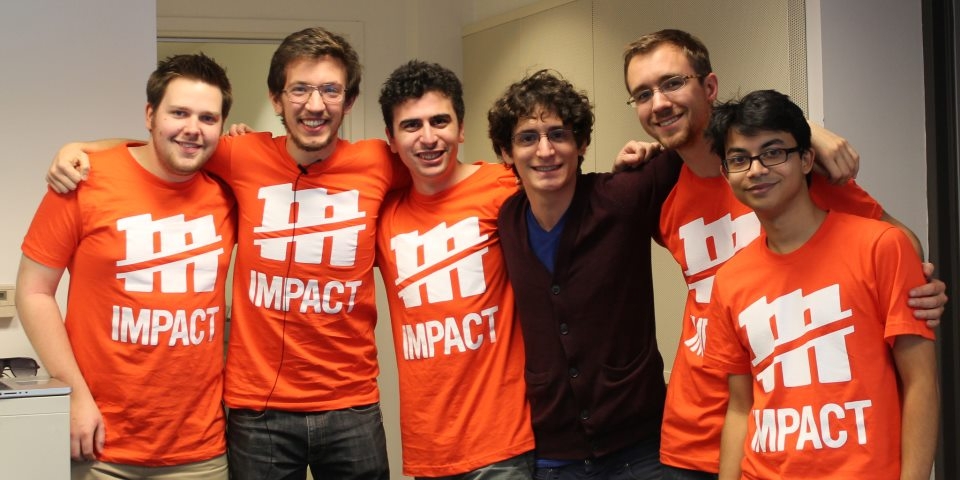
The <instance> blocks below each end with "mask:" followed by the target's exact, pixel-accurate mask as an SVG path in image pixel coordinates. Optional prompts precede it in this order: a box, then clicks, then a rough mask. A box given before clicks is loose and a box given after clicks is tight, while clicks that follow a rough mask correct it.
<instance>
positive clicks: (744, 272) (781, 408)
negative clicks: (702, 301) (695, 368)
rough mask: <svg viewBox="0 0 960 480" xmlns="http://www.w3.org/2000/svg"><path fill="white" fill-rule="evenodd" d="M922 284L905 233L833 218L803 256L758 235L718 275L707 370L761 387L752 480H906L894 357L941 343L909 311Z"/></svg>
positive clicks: (756, 392)
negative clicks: (905, 341) (902, 338)
mask: <svg viewBox="0 0 960 480" xmlns="http://www.w3.org/2000/svg"><path fill="white" fill-rule="evenodd" d="M923 282H924V280H923V273H922V271H921V268H920V259H919V258H918V257H917V254H916V252H915V251H914V249H913V246H912V245H911V244H910V241H909V240H908V239H907V237H906V235H905V234H904V233H903V232H901V231H900V230H898V229H897V228H896V227H893V226H891V225H889V224H887V223H884V222H880V221H876V220H871V219H865V218H861V217H857V216H853V215H847V214H843V213H835V212H830V213H829V214H828V215H827V217H826V220H825V221H824V222H823V224H822V225H821V226H820V228H819V229H818V230H817V232H816V233H815V234H814V235H813V236H812V237H811V238H810V239H809V240H808V241H807V242H806V243H805V244H804V245H803V246H802V247H800V248H799V249H797V250H795V251H793V252H791V253H789V254H786V255H778V254H775V253H773V252H771V251H770V250H769V249H768V248H767V247H766V236H765V235H762V236H761V237H760V240H759V241H757V242H754V243H753V244H752V245H750V246H749V247H747V248H745V249H744V250H743V252H742V253H740V254H739V255H737V256H735V257H734V258H733V259H731V260H730V261H728V262H727V263H726V264H725V265H724V266H723V267H722V268H721V269H720V270H719V271H718V272H717V275H716V284H715V285H714V302H713V306H712V307H711V310H710V313H711V316H710V318H711V320H710V323H709V327H708V330H707V332H708V335H709V337H710V343H709V344H708V345H707V351H706V354H705V363H706V364H707V365H708V366H710V367H712V368H716V369H718V370H719V371H722V372H724V373H731V374H749V375H752V376H753V378H754V382H753V408H752V410H751V412H750V414H749V416H748V420H747V435H746V440H745V444H744V449H745V452H746V453H745V457H744V461H743V462H742V464H741V465H742V468H743V477H744V478H748V479H769V478H792V479H793V478H795V479H811V480H813V479H817V480H819V479H824V478H876V479H891V480H893V479H898V478H900V421H901V415H900V413H901V406H900V398H899V392H898V387H897V370H896V365H895V364H894V361H893V356H892V354H891V347H892V346H893V343H894V341H895V340H896V337H897V336H898V335H918V336H921V337H924V338H928V339H931V340H932V339H933V333H932V331H931V330H930V329H928V328H927V327H926V325H925V324H924V323H923V322H918V321H916V320H915V319H914V318H913V311H912V310H911V309H910V307H909V306H907V302H906V299H907V297H908V292H909V290H910V289H911V288H913V287H915V286H917V285H920V284H922V283H923Z"/></svg>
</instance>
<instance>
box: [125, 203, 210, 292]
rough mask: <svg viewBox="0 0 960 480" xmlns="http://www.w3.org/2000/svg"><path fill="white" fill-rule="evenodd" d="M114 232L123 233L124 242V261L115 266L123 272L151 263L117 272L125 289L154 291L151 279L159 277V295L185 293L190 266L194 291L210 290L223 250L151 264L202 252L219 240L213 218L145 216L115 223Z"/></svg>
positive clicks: (155, 289) (130, 290) (154, 287)
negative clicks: (147, 264)
mask: <svg viewBox="0 0 960 480" xmlns="http://www.w3.org/2000/svg"><path fill="white" fill-rule="evenodd" d="M117 230H119V231H121V232H125V233H126V239H127V250H126V252H127V258H125V259H123V260H120V261H118V262H117V267H120V268H121V269H124V270H126V268H125V267H130V266H134V267H135V266H136V265H139V264H145V263H149V264H151V266H146V267H142V268H134V269H133V270H128V271H123V272H120V273H118V274H117V278H119V279H121V280H123V288H124V290H126V291H128V292H154V291H157V286H156V285H155V284H154V281H155V280H154V279H155V277H156V276H157V274H159V277H160V285H159V286H160V289H159V290H160V292H161V293H184V292H186V291H187V285H188V274H187V271H188V267H190V266H191V265H192V266H193V267H194V268H193V291H194V292H210V291H213V288H214V286H215V285H216V281H217V267H218V264H219V256H220V255H221V254H223V248H219V249H216V250H213V251H208V252H203V253H198V254H196V255H193V256H190V257H188V258H183V259H179V260H173V261H170V262H167V263H162V264H159V265H153V264H154V263H156V261H157V260H162V259H163V258H168V257H174V256H181V255H182V254H184V253H187V252H190V251H198V250H202V249H205V247H209V246H210V245H214V244H216V243H217V242H219V241H220V240H221V237H220V235H219V234H217V231H216V226H215V225H214V221H213V215H206V216H204V217H200V218H197V219H194V220H190V221H187V220H184V216H183V215H175V216H173V217H168V218H162V219H159V220H153V217H152V215H150V214H149V213H148V214H144V215H137V216H134V217H127V218H122V219H120V220H118V221H117Z"/></svg>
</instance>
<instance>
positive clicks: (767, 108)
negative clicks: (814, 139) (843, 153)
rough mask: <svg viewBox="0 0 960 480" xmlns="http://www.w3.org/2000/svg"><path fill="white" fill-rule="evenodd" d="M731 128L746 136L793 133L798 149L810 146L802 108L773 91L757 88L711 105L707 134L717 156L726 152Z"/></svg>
mask: <svg viewBox="0 0 960 480" xmlns="http://www.w3.org/2000/svg"><path fill="white" fill-rule="evenodd" d="M731 129H732V130H735V131H736V132H738V133H740V134H742V135H747V136H753V135H756V134H757V133H759V132H761V131H778V132H787V133H789V134H791V135H793V138H794V140H796V141H797V146H798V147H800V150H801V152H805V151H807V150H809V149H810V125H809V124H808V123H807V119H806V117H804V115H803V110H801V109H800V107H798V106H797V104H795V103H793V102H792V101H790V97H788V96H786V95H784V94H782V93H780V92H778V91H776V90H757V91H754V92H750V93H748V94H746V95H745V96H744V97H743V98H742V99H740V100H731V101H728V102H725V103H721V104H719V105H717V106H715V107H713V116H712V117H711V118H710V125H709V126H707V130H706V136H707V138H708V139H709V140H710V149H711V150H712V151H713V153H715V154H717V155H718V156H720V158H723V157H724V156H725V155H726V150H727V134H728V133H729V132H730V130H731Z"/></svg>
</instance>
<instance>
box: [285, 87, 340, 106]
mask: <svg viewBox="0 0 960 480" xmlns="http://www.w3.org/2000/svg"><path fill="white" fill-rule="evenodd" d="M314 91H316V92H317V93H319V94H320V99H321V100H323V103H326V104H327V105H337V104H339V103H341V102H343V86H341V85H338V84H336V83H324V84H323V85H310V84H308V83H295V84H293V85H290V86H289V87H287V89H286V90H284V91H283V93H286V94H287V98H289V99H290V102H291V103H297V104H303V103H307V102H309V101H310V96H311V95H313V92H314Z"/></svg>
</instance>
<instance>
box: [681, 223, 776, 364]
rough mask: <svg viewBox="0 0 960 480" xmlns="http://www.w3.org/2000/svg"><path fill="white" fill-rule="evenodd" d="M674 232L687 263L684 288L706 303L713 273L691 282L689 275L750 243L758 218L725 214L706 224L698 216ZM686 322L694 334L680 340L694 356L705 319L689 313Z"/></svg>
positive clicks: (701, 339) (700, 345) (702, 336)
mask: <svg viewBox="0 0 960 480" xmlns="http://www.w3.org/2000/svg"><path fill="white" fill-rule="evenodd" d="M678 234H679V236H680V239H681V240H683V256H684V258H685V259H686V263H687V269H686V270H685V271H684V272H683V274H684V276H685V277H686V278H687V282H688V284H687V288H688V289H690V290H693V292H694V298H695V299H696V301H697V303H703V304H708V303H710V298H711V296H712V292H713V278H714V275H710V276H709V277H706V278H703V279H700V280H698V281H694V282H691V281H690V277H691V276H693V275H696V274H698V273H701V272H705V271H707V270H709V269H711V268H718V267H719V266H720V265H723V263H724V262H726V261H727V260H730V258H732V257H733V255H734V254H735V253H737V252H738V251H740V250H741V249H743V247H746V246H747V245H750V242H752V241H753V240H754V239H756V238H757V237H758V236H760V220H758V219H757V216H756V214H754V213H753V212H750V213H747V214H744V215H741V216H739V217H737V218H736V219H735V220H733V219H731V215H730V214H729V213H728V214H726V215H724V216H722V217H720V218H718V219H717V220H715V221H713V222H711V223H706V222H705V221H704V220H703V217H700V218H697V219H696V220H693V221H691V222H690V223H687V224H686V225H684V226H682V227H680V229H679V231H678ZM690 321H691V322H692V323H693V326H694V333H693V335H692V336H690V337H689V338H685V339H684V340H683V343H684V345H686V346H687V348H688V349H690V351H691V352H693V353H694V355H696V356H698V357H703V351H704V349H705V348H706V343H707V334H706V330H707V319H706V318H702V317H694V316H692V315H691V318H690Z"/></svg>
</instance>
